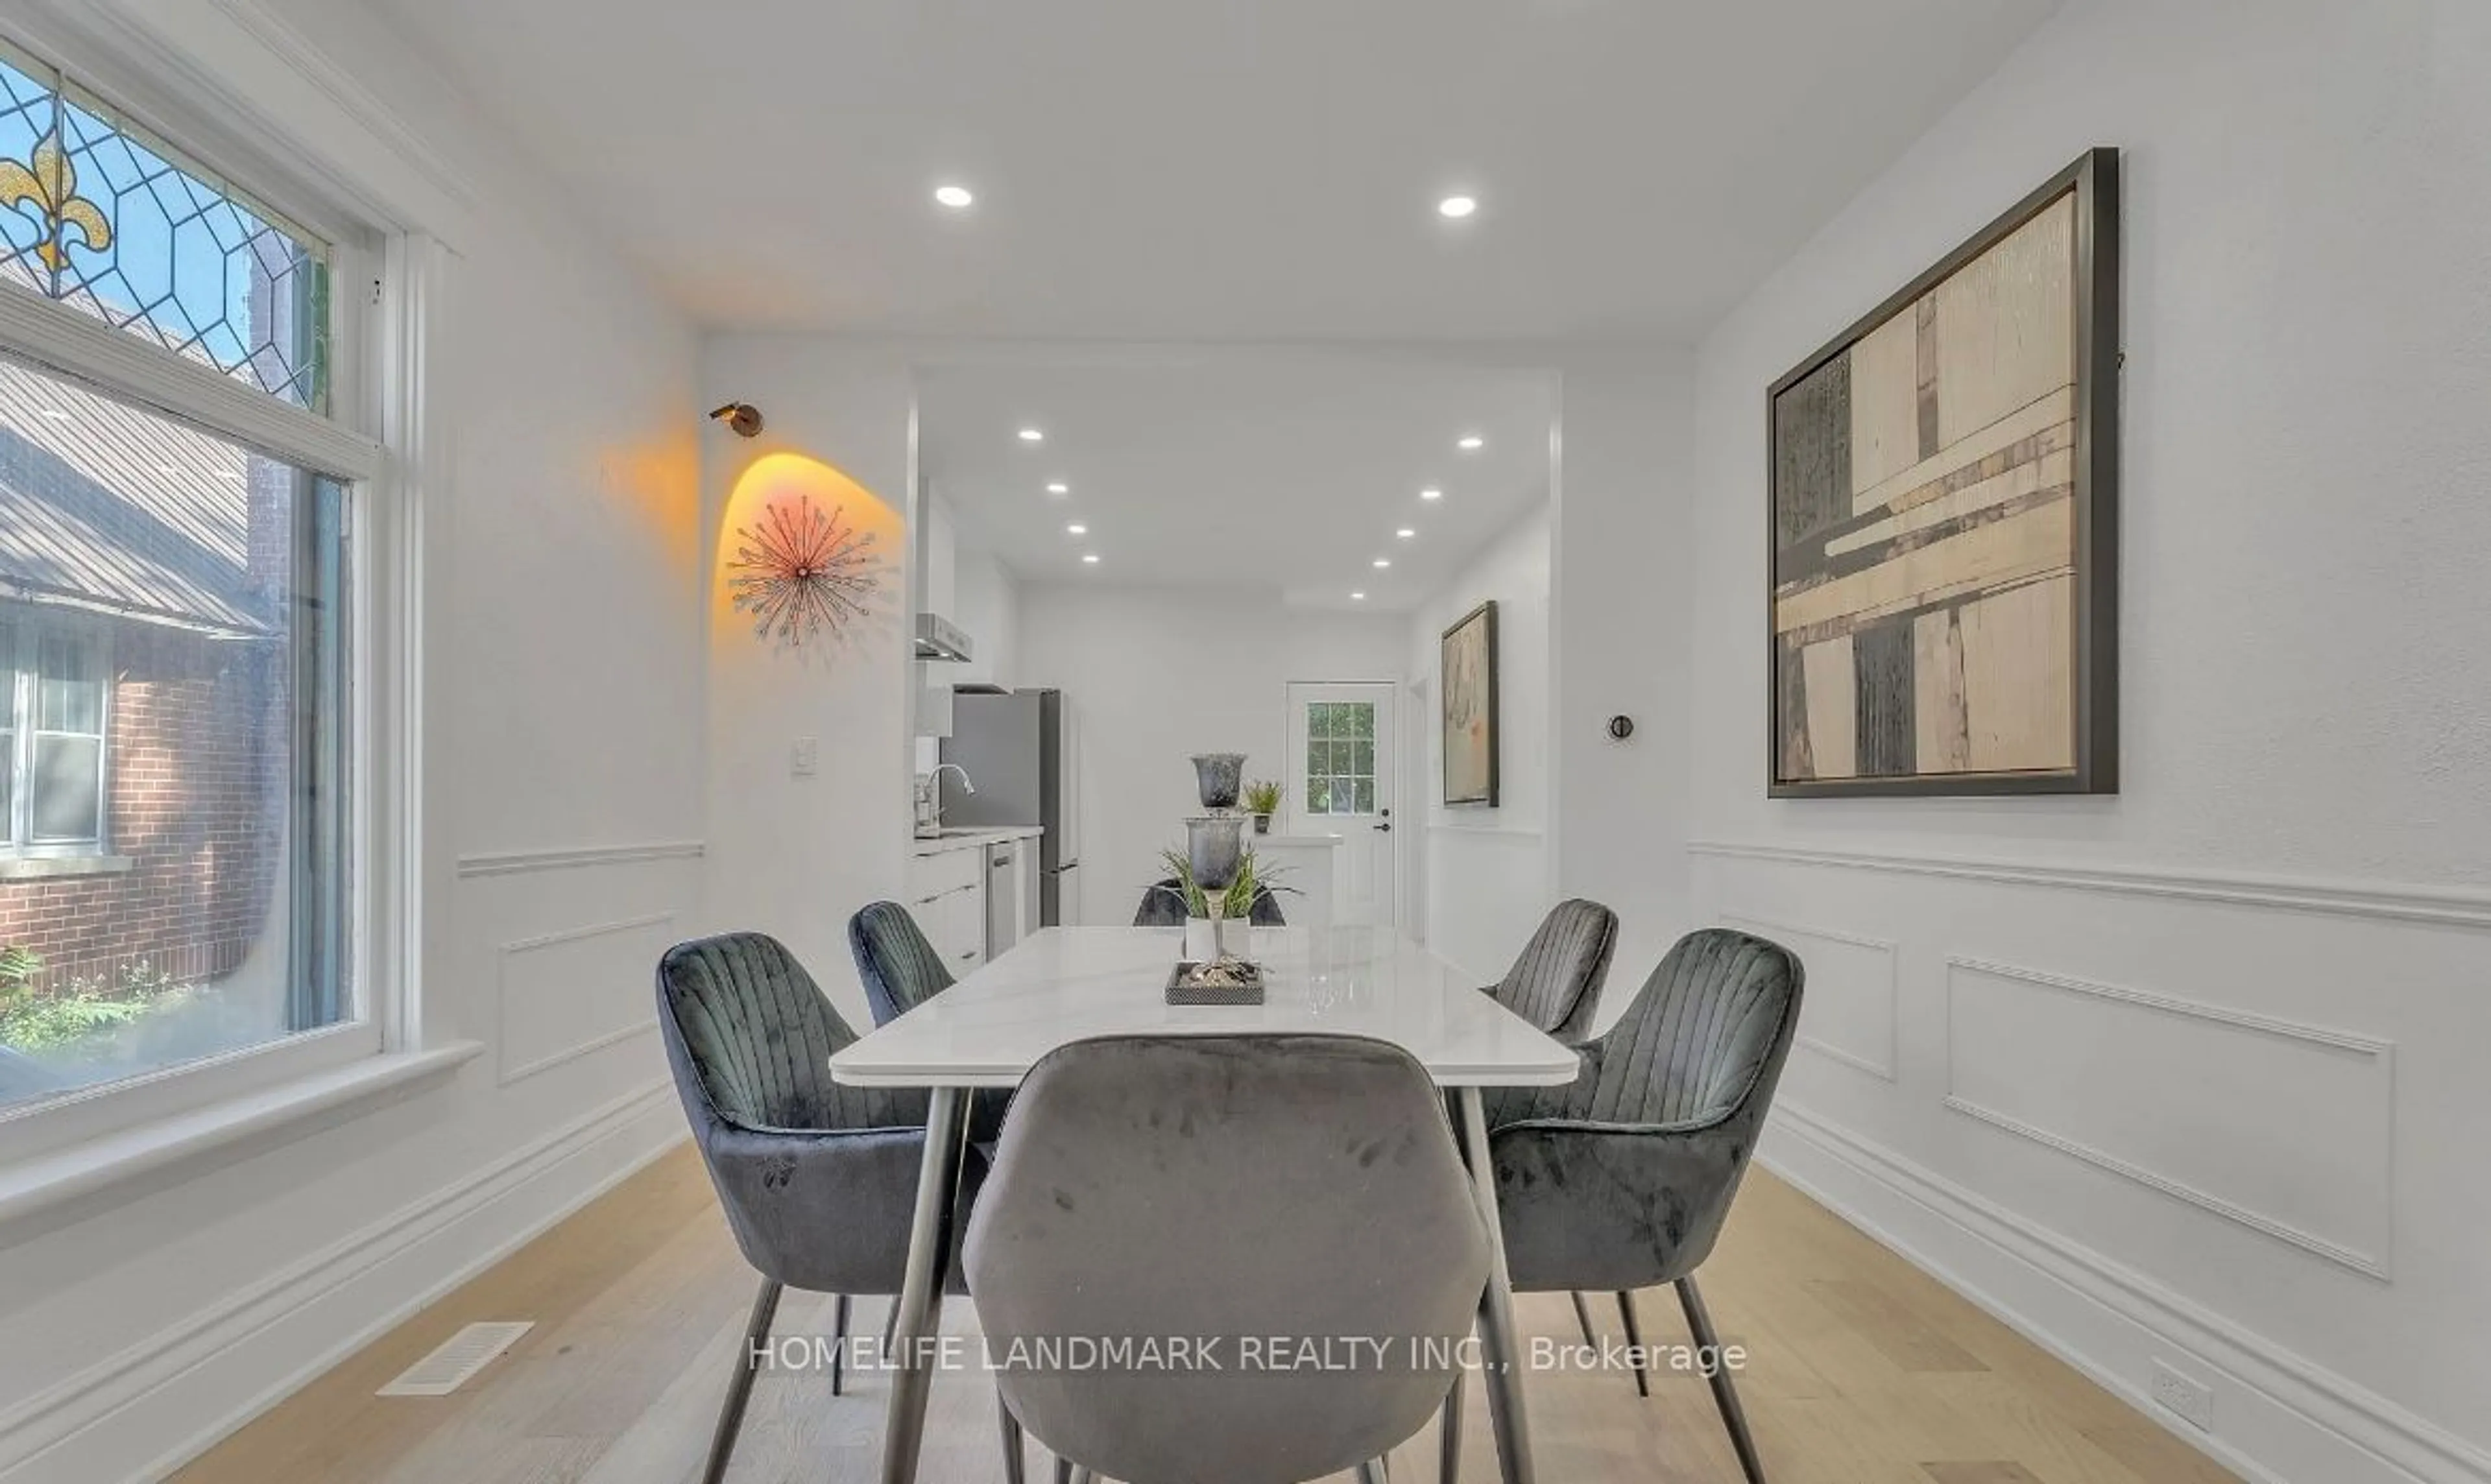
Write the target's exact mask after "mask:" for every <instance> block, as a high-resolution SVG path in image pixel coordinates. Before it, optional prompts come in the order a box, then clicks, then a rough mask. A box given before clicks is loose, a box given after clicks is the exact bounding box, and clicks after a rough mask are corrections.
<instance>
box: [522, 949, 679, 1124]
mask: <svg viewBox="0 0 2491 1484" xmlns="http://www.w3.org/2000/svg"><path fill="white" fill-rule="evenodd" d="M674 922H675V914H674V912H673V910H672V909H669V910H667V911H664V912H655V913H649V914H647V915H645V916H642V917H625V918H623V919H621V920H620V921H615V922H596V923H591V924H589V925H587V926H585V927H573V928H566V929H564V930H562V931H561V932H555V933H545V934H542V935H540V936H538V937H535V938H522V939H518V940H516V941H514V942H511V943H506V944H504V945H502V946H501V951H500V954H499V958H498V965H497V970H496V977H497V978H498V980H499V983H498V986H497V987H498V989H499V991H500V993H499V995H498V996H497V997H496V998H497V1001H498V1003H499V1004H500V1015H501V1033H500V1034H499V1035H497V1036H496V1037H494V1047H495V1052H496V1055H497V1056H498V1058H499V1060H500V1064H501V1069H502V1070H501V1085H502V1086H504V1087H509V1086H510V1085H511V1084H513V1083H514V1082H522V1081H525V1080H526V1079H528V1078H530V1077H533V1076H536V1075H537V1074H538V1073H540V1072H544V1071H550V1070H551V1069H553V1068H554V1067H557V1066H560V1065H562V1064H563V1063H565V1062H575V1061H577V1060H579V1059H580V1058H581V1057H585V1056H588V1055H590V1054H591V1053H594V1052H599V1051H602V1050H604V1049H605V1048H606V1047H608V1046H613V1045H616V1044H619V1043H621V1042H623V1041H627V1040H630V1039H631V1038H632V1037H634V1036H637V1035H644V1034H646V1033H649V1032H651V1031H653V1030H655V1029H657V1024H658V1021H657V1009H656V1005H657V1001H656V999H655V998H654V997H655V995H656V993H657V991H656V990H655V989H654V988H653V987H652V986H653V982H654V981H653V980H652V978H651V975H652V973H653V971H654V966H655V965H656V964H657V962H658V956H659V954H660V953H662V952H664V951H665V948H666V945H667V944H668V943H669V942H671V941H672V940H673V937H674V931H673V929H674ZM583 987H584V992H583Z"/></svg>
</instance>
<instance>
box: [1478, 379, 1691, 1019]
mask: <svg viewBox="0 0 2491 1484" xmlns="http://www.w3.org/2000/svg"><path fill="white" fill-rule="evenodd" d="M1692 381H1693V358H1692V357H1691V356H1689V355H1686V354H1684V353H1680V352H1674V351H1658V350H1654V351H1641V352H1625V351H1618V352H1611V353H1607V354H1602V355H1588V354H1578V355H1577V356H1575V357H1574V358H1572V359H1569V360H1568V361H1566V362H1565V363H1564V364H1563V366H1562V368H1561V371H1560V387H1561V394H1562V397H1563V406H1564V422H1565V428H1564V436H1563V439H1562V448H1561V450H1560V451H1559V458H1558V497H1557V499H1556V501H1555V503H1554V506H1553V515H1552V520H1553V523H1554V524H1553V531H1552V534H1551V538H1550V541H1551V546H1552V574H1551V578H1550V582H1549V597H1550V605H1551V607H1550V621H1549V622H1550V626H1551V628H1550V641H1551V643H1550V648H1551V651H1552V654H1551V655H1550V661H1549V662H1550V663H1551V664H1553V665H1554V667H1555V679H1554V682H1553V684H1552V687H1551V692H1550V699H1551V705H1550V708H1549V725H1550V726H1551V727H1552V728H1553V733H1554V735H1553V738H1552V741H1551V743H1550V745H1551V748H1552V757H1553V760H1554V767H1553V768H1552V769H1551V780H1552V783H1553V787H1554V793H1553V806H1552V818H1551V824H1550V829H1549V837H1550V842H1551V845H1552V847H1553V848H1554V850H1555V852H1556V862H1557V887H1556V892H1555V894H1556V895H1558V896H1582V897H1589V898H1591V899H1592V900H1594V901H1597V902H1602V903H1605V904H1607V905H1608V907H1609V908H1610V909H1611V910H1612V911H1614V912H1616V913H1617V915H1618V949H1617V954H1616V957H1615V959H1614V960H1613V961H1612V963H1611V967H1610V972H1609V982H1608V987H1607V989H1606V991H1605V992H1604V994H1603V995H1602V998H1601V1006H1600V1007H1601V1014H1600V1017H1599V1019H1600V1020H1601V1021H1606V1020H1610V1019H1613V1018H1615V1016H1616V1015H1617V1014H1618V1013H1619V1012H1620V1011H1622V1010H1624V1008H1625V1007H1626V1002H1627V1000H1628V999H1629V998H1630V997H1631V996H1632V995H1633V993H1634V991H1635V989H1636V987H1637V986H1639V985H1640V984H1641V983H1642V982H1643V980H1644V977H1645V975H1648V974H1650V973H1651V971H1652V969H1653V967H1654V966H1655V965H1656V964H1657V963H1658V962H1659V961H1660V955H1661V954H1662V953H1664V952H1666V951H1668V948H1669V946H1670V944H1672V943H1673V942H1675V941H1676V940H1677V939H1678V936H1679V935H1680V934H1681V933H1684V932H1685V931H1686V929H1687V928H1689V927H1691V926H1693V925H1694V917H1693V910H1694V909H1693V905H1692V903H1691V902H1690V901H1689V899H1688V890H1689V886H1690V882H1689V874H1688V870H1687V856H1686V851H1685V842H1686V838H1687V829H1688V821H1687V813H1688V809H1689V801H1688V764H1687V735H1688V732H1689V729H1690V719H1691V718H1690V701H1691V699H1692V698H1691V697H1690V696H1689V694H1688V690H1687V679H1686V677H1687V667H1688V664H1689V660H1690V657H1691V655H1692V653H1693V650H1694V647H1695V644H1696V642H1697V641H1698V637H1699V636H1698V634H1697V633H1696V632H1695V631H1692V630H1690V628H1689V626H1688V616H1689V604H1688V601H1687V584H1688V583H1689V581H1690V580H1692V577H1693V566H1692V563H1691V561H1690V559H1689V554H1688V542H1687V538H1686V529H1685V511H1686V509H1687V506H1688V503H1689V502H1690V501H1691V499H1692V498H1693V495H1694V491H1693V489H1692V487H1691V480H1692V476H1691V474H1690V473H1689V471H1688V464H1689V447H1688V445H1689V433H1690V418H1689V412H1690V394H1691V390H1692ZM1508 657H1509V660H1511V661H1517V662H1519V661H1526V660H1527V659H1528V658H1529V656H1527V655H1519V654H1514V655H1509V656H1508ZM1616 715H1625V716H1626V717H1627V718H1628V719H1630V720H1632V721H1633V722H1634V731H1633V734H1632V735H1631V736H1629V737H1628V738H1626V740H1625V741H1623V742H1620V741H1618V740H1616V739H1613V738H1611V737H1610V736H1609V733H1608V723H1609V718H1610V717H1612V716H1616Z"/></svg>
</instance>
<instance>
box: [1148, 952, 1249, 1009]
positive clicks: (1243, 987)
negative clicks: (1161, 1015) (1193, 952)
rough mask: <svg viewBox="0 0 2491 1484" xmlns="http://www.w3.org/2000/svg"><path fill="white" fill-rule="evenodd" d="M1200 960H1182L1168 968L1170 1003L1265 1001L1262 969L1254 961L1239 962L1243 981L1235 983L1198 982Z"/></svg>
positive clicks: (1238, 968) (1242, 1002) (1244, 1002)
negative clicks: (1194, 981) (1196, 976)
mask: <svg viewBox="0 0 2491 1484" xmlns="http://www.w3.org/2000/svg"><path fill="white" fill-rule="evenodd" d="M1202 967H1203V966H1202V963H1201V961H1200V960H1198V959H1180V960H1178V962H1177V966H1176V967H1175V968H1174V969H1171V970H1169V971H1168V981H1167V1003H1168V1004H1262V1003H1263V971H1262V969H1261V967H1260V966H1258V965H1254V964H1245V963H1241V964H1238V965H1237V966H1236V967H1237V970H1238V971H1239V976H1240V978H1241V980H1242V982H1240V983H1235V984H1196V983H1193V982H1192V979H1193V976H1194V975H1196V974H1197V973H1199V972H1200V971H1201V969H1202Z"/></svg>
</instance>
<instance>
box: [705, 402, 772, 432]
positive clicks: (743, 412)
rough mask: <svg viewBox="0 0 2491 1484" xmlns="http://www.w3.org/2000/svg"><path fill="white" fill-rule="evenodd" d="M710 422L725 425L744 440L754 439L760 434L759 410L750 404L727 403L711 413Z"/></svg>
mask: <svg viewBox="0 0 2491 1484" xmlns="http://www.w3.org/2000/svg"><path fill="white" fill-rule="evenodd" d="M710 420H711V421H712V422H723V423H725V424H726V425H727V426H729V427H731V428H733V429H735V431H736V432H737V433H738V434H739V435H741V436H743V437H746V438H752V437H756V436H758V435H759V434H760V432H761V409H760V408H758V407H755V406H753V405H752V404H751V403H750V402H729V403H727V404H726V405H725V406H723V407H720V408H718V409H717V410H716V411H714V412H712V413H711V414H710Z"/></svg>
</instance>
